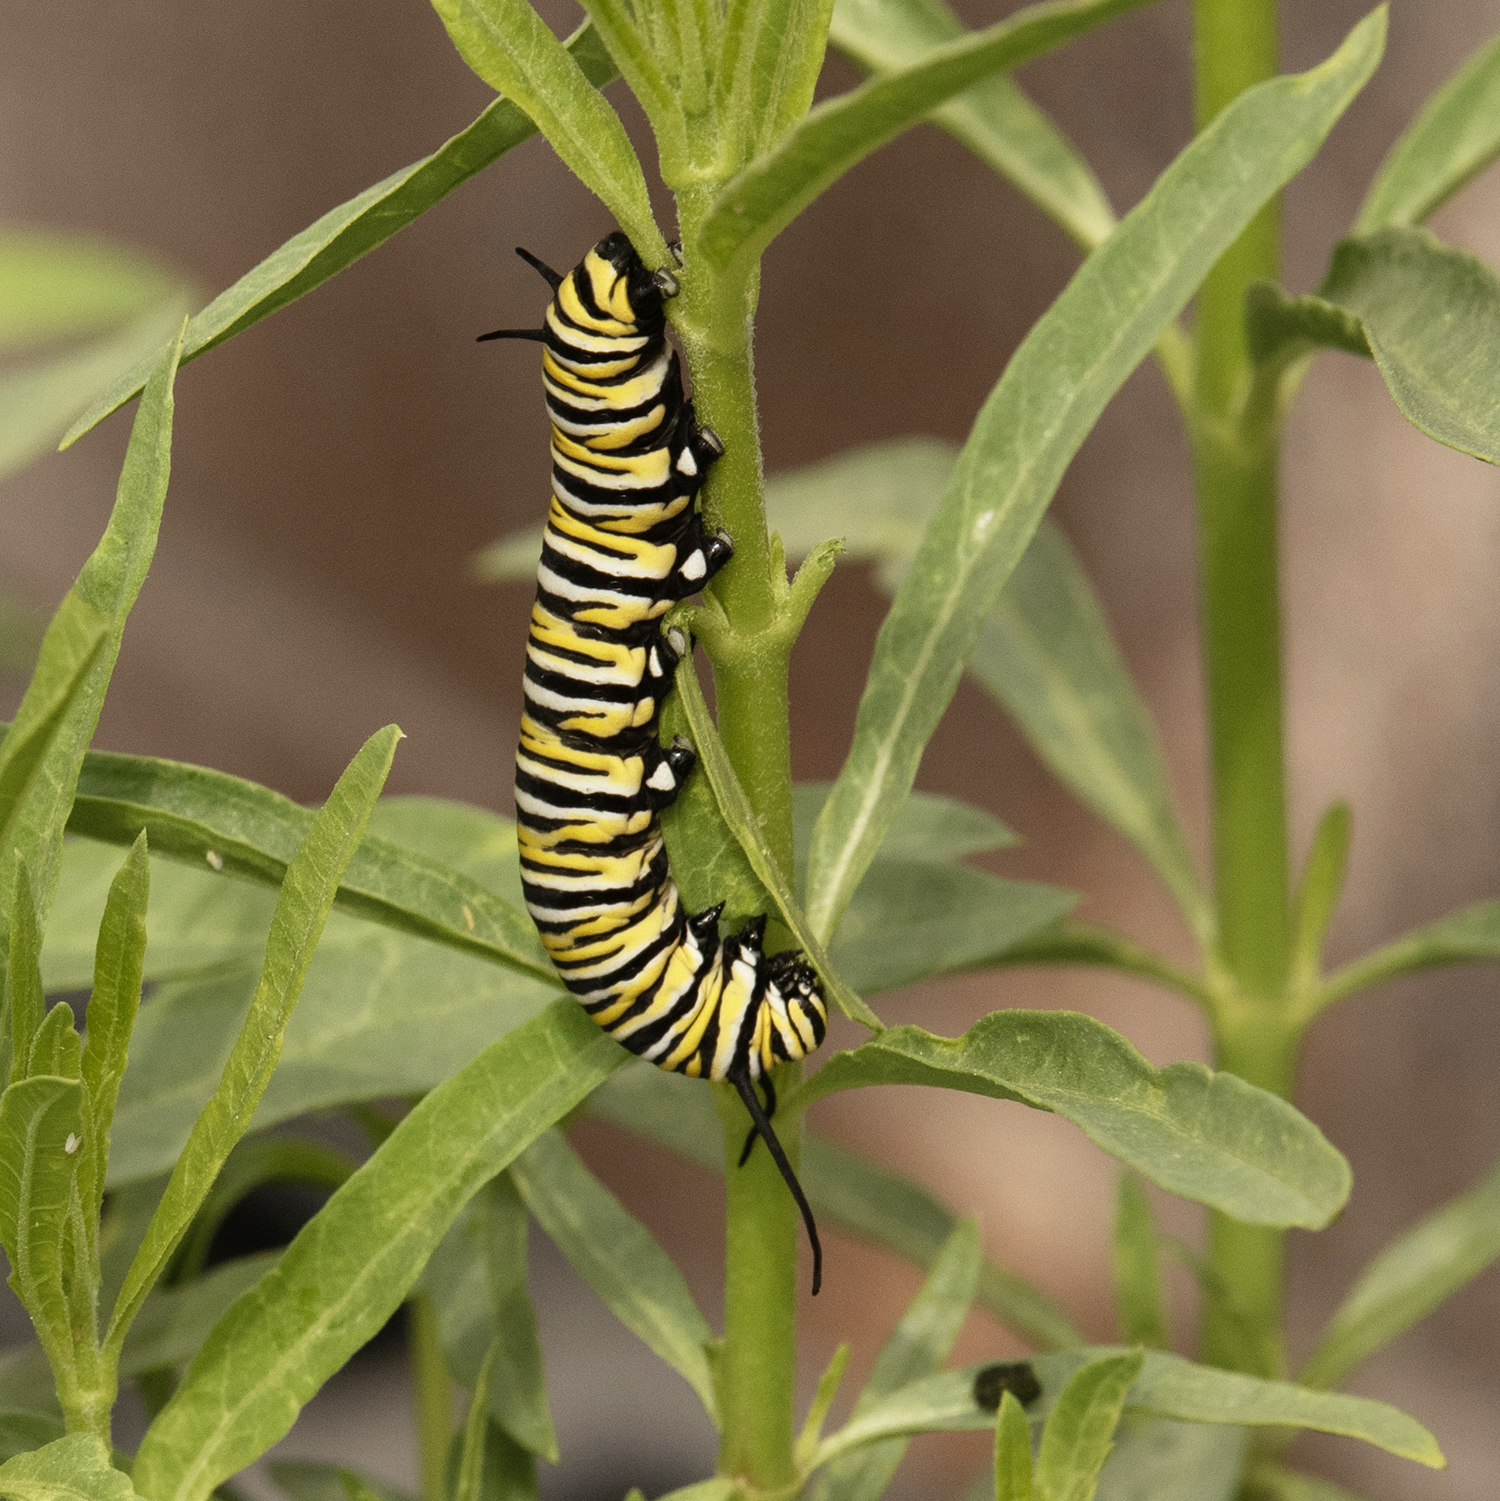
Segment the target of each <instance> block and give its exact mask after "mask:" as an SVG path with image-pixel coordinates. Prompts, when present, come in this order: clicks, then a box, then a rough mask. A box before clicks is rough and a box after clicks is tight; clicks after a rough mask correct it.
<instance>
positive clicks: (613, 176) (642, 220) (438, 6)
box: [433, 0, 668, 266]
mask: <svg viewBox="0 0 1500 1501" xmlns="http://www.w3.org/2000/svg"><path fill="white" fill-rule="evenodd" d="M433 9H434V10H436V11H437V13H438V15H439V16H440V17H441V18H442V22H443V25H444V26H446V27H447V28H448V35H449V37H450V38H451V39H452V42H453V45H454V46H455V47H457V48H458V51H459V55H460V56H461V57H462V58H463V60H464V61H465V62H466V63H468V65H469V66H470V67H471V68H472V69H473V70H474V71H475V72H476V73H477V74H478V75H479V76H480V77H481V78H482V79H484V81H485V82H486V83H487V84H489V86H490V87H491V88H492V89H494V90H496V92H498V93H501V94H504V95H505V96H506V97H507V98H508V99H511V100H514V102H515V103H516V104H517V105H519V106H520V108H521V109H523V110H524V111H525V112H526V114H527V115H528V116H530V118H531V120H532V121H533V122H534V123H535V125H536V127H537V129H538V130H540V131H541V133H542V134H543V135H544V136H546V137H547V140H548V141H549V142H550V143H551V145H552V149H553V150H554V151H555V152H557V154H558V155H559V156H560V157H561V158H562V159H563V161H564V162H565V163H566V164H567V166H568V167H569V168H570V170H571V171H572V172H573V175H574V176H575V177H577V178H578V179H579V181H581V182H582V183H583V185H584V186H585V187H586V188H588V189H590V191H592V192H593V193H595V194H596V195H597V196H598V197H599V198H600V199H601V200H602V201H603V203H604V206H605V207H606V208H607V209H609V211H610V212H611V213H612V214H613V215H614V216H615V218H616V219H617V220H619V223H620V228H621V229H623V230H624V231H625V233H626V234H627V235H629V236H630V241H631V243H632V244H633V245H634V246H635V248H636V250H637V252H638V253H639V254H640V256H641V258H642V259H643V260H644V261H645V262H646V264H647V265H648V266H663V265H665V264H666V263H667V259H668V257H667V247H666V243H665V242H664V241H663V239H662V237H661V231H660V230H658V229H657V227H656V220H655V219H654V218H652V215H651V199H650V196H649V195H648V193H647V191H646V179H645V177H644V176H643V175H642V173H641V164H640V163H639V162H638V161H637V160H636V156H635V151H634V150H633V149H632V147H631V144H630V139H629V137H628V136H627V135H626V134H625V127H624V126H623V125H621V124H620V117H619V116H618V115H617V114H616V113H615V112H614V110H613V109H612V108H611V107H610V105H609V102H608V101H607V100H606V99H605V98H604V96H603V95H602V94H601V93H600V92H599V91H598V90H597V89H596V88H595V87H594V86H593V84H591V83H590V82H589V80H588V78H587V77H586V76H585V75H584V72H583V69H582V68H580V67H579V65H578V63H577V61H576V60H575V59H574V58H573V57H572V56H571V55H570V54H569V52H568V50H567V48H566V47H564V46H563V44H562V43H561V42H560V41H558V39H557V38H556V37H555V36H553V34H552V33H551V32H550V31H549V30H548V29H547V25H546V23H545V22H544V21H543V20H542V18H541V17H540V16H539V15H537V13H536V12H535V11H534V10H532V8H531V6H530V5H529V4H527V3H526V0H433ZM616 56H617V58H618V54H616Z"/></svg>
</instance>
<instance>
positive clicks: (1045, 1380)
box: [819, 1346, 1445, 1469]
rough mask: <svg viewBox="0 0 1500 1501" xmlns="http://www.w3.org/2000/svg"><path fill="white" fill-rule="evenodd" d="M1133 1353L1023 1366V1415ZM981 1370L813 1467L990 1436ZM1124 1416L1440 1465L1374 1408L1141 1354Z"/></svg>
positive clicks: (1399, 1422)
mask: <svg viewBox="0 0 1500 1501" xmlns="http://www.w3.org/2000/svg"><path fill="white" fill-rule="evenodd" d="M1133 1353H1136V1352H1132V1351H1126V1350H1122V1349H1120V1348H1119V1347H1118V1346H1113V1347H1111V1346H1096V1347H1092V1348H1084V1349H1079V1350H1069V1351H1066V1352H1061V1353H1059V1354H1055V1355H1037V1356H1033V1357H1032V1358H1031V1364H1032V1365H1033V1367H1034V1368H1035V1370H1036V1374H1037V1376H1038V1378H1039V1379H1040V1381H1041V1384H1042V1395H1041V1397H1040V1398H1039V1399H1038V1401H1037V1402H1036V1403H1035V1404H1034V1405H1032V1406H1031V1407H1030V1408H1029V1409H1028V1416H1029V1417H1030V1419H1031V1421H1032V1422H1036V1421H1037V1420H1038V1419H1042V1418H1045V1417H1046V1416H1047V1414H1048V1413H1049V1412H1050V1411H1051V1410H1052V1406H1053V1403H1054V1402H1055V1401H1056V1400H1057V1395H1058V1393H1059V1392H1061V1391H1062V1390H1063V1389H1064V1387H1065V1386H1066V1385H1067V1382H1068V1380H1069V1378H1070V1377H1071V1376H1072V1375H1073V1374H1074V1372H1075V1371H1077V1370H1079V1369H1080V1368H1081V1367H1083V1366H1086V1365H1088V1364H1089V1363H1090V1362H1091V1361H1095V1360H1100V1359H1102V1358H1105V1357H1108V1356H1116V1355H1127V1354H1133ZM983 1369H984V1366H983V1365H974V1366H969V1367H968V1368H967V1369H965V1370H961V1371H944V1372H942V1373H941V1374H939V1375H937V1376H929V1377H927V1378H926V1379H925V1380H922V1381H917V1382H913V1383H912V1385H911V1386H908V1387H905V1388H903V1389H902V1390H901V1391H899V1392H897V1393H895V1394H894V1395H893V1396H892V1397H890V1398H889V1399H888V1400H887V1401H885V1402H884V1403H882V1404H881V1405H880V1407H879V1408H877V1409H876V1410H875V1411H873V1412H871V1413H869V1414H868V1415H867V1416H865V1417H864V1418H861V1419H860V1420H859V1422H857V1423H850V1424H848V1425H847V1426H846V1427H844V1428H842V1429H840V1430H839V1432H837V1433H836V1434H834V1435H833V1436H832V1437H831V1438H828V1439H825V1440H824V1442H823V1446H822V1448H821V1449H820V1451H819V1462H820V1463H828V1462H830V1461H831V1460H833V1459H835V1458H837V1457H838V1455H839V1454H843V1453H847V1452H849V1451H851V1450H853V1449H856V1448H858V1447H859V1446H860V1445H862V1444H867V1443H874V1442H876V1441H878V1440H880V1439H884V1438H889V1437H891V1436H892V1435H893V1434H899V1433H931V1432H937V1431H941V1430H955V1429H969V1430H976V1429H987V1428H990V1427H992V1426H993V1425H994V1422H995V1415H994V1413H992V1412H989V1411H987V1410H986V1409H984V1408H982V1407H980V1406H979V1405H978V1404H977V1403H976V1402H975V1401H974V1378H975V1377H976V1376H977V1375H978V1374H979V1372H980V1371H981V1370H983ZM1126 1410H1127V1411H1129V1412H1141V1413H1150V1414H1155V1415H1157V1416H1160V1417H1167V1418H1175V1419H1179V1420H1181V1421H1184V1422H1190V1423H1225V1424H1231V1425H1248V1426H1250V1427H1278V1426H1289V1427H1295V1428H1311V1429H1315V1430H1316V1431H1318V1432H1320V1433H1335V1434H1341V1435H1343V1436H1344V1437H1346V1438H1357V1439H1362V1440H1363V1441H1364V1442H1365V1443H1369V1444H1374V1445H1375V1446H1376V1447H1377V1448H1380V1449H1384V1450H1386V1451H1387V1452H1388V1453H1391V1454H1395V1455H1397V1456H1399V1457H1400V1458H1402V1459H1411V1460H1415V1461H1416V1462H1417V1463H1418V1464H1423V1465H1427V1466H1428V1467H1429V1468H1432V1469H1441V1468H1443V1466H1444V1464H1445V1461H1444V1459H1443V1456H1442V1451H1441V1450H1440V1449H1439V1448H1438V1446H1437V1442H1436V1440H1434V1438H1433V1437H1432V1435H1431V1434H1430V1433H1429V1432H1428V1431H1427V1430H1426V1429H1425V1428H1424V1427H1423V1426H1422V1425H1421V1424H1420V1423H1419V1422H1417V1420H1416V1419H1415V1418H1412V1417H1408V1416H1407V1415H1406V1414H1405V1413H1404V1412H1399V1411H1397V1409H1396V1408H1394V1407H1390V1406H1388V1405H1387V1404H1386V1403H1384V1402H1372V1401H1370V1400H1369V1399H1368V1398H1365V1397H1349V1396H1345V1395H1344V1394H1343V1393H1340V1392H1312V1391H1308V1390H1306V1389H1305V1388H1303V1387H1300V1386H1293V1385H1292V1384H1291V1383H1290V1382H1287V1381H1265V1380H1262V1379H1261V1378H1260V1377H1257V1376H1243V1375H1240V1374H1239V1373H1237V1372H1234V1371H1220V1370H1215V1369H1213V1368H1212V1367H1209V1366H1200V1365H1194V1364H1193V1363H1192V1362H1191V1361H1188V1360H1184V1359H1183V1358H1182V1357H1181V1356H1180V1355H1169V1354H1167V1353H1165V1352H1164V1351H1159V1350H1148V1351H1147V1352H1146V1356H1145V1363H1144V1365H1143V1366H1142V1368H1141V1374H1140V1375H1139V1376H1138V1377H1137V1378H1136V1380H1135V1383H1134V1385H1133V1386H1132V1387H1131V1389H1130V1395H1129V1399H1128V1402H1127V1408H1126Z"/></svg>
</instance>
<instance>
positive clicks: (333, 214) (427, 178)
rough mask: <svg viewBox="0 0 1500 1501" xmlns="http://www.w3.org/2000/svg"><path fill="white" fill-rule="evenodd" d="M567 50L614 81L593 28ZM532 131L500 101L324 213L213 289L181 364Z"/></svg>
mask: <svg viewBox="0 0 1500 1501" xmlns="http://www.w3.org/2000/svg"><path fill="white" fill-rule="evenodd" d="M566 45H567V49H568V51H569V52H570V53H572V55H573V57H574V59H575V60H576V61H577V63H578V66H579V67H580V68H581V69H582V70H583V74H584V77H585V78H587V79H588V81H589V82H590V83H591V84H593V85H594V86H595V87H596V88H603V87H604V85H605V84H607V83H608V82H609V81H610V80H611V79H612V78H614V77H615V76H616V70H615V65H614V62H613V61H612V60H611V59H610V56H609V54H608V53H607V52H606V51H605V50H604V48H603V46H602V45H601V43H600V41H599V34H598V33H597V32H596V31H595V30H594V28H593V25H592V23H589V22H586V23H585V24H584V25H582V26H580V27H579V28H578V30H577V31H575V32H574V33H573V35H572V36H570V37H569V38H568V41H567V44H566ZM535 134H536V126H535V125H533V124H532V123H531V121H530V120H529V119H527V117H526V116H525V115H524V114H523V113H522V112H521V110H520V109H519V108H517V106H516V105H515V104H513V103H511V101H510V100H509V99H496V100H495V101H494V103H493V104H491V105H490V106H489V108H487V109H486V110H485V111H484V113H483V114H482V115H480V116H479V118H478V119H477V120H475V121H474V123H473V124H472V125H470V126H469V127H468V128H467V129H465V130H462V131H460V132H459V133H458V134H457V135H456V136H454V137H452V138H451V139H450V140H448V141H445V142H444V143H443V145H442V146H440V147H439V148H438V149H437V150H436V151H435V152H433V154H432V155H431V156H427V157H423V159H422V160H421V161H419V162H413V163H412V164H411V166H409V167H403V168H402V169H401V171H399V172H393V173H392V174H391V175H390V176H389V177H387V178H384V179H383V180H382V181H380V182H377V183H376V184H375V185H374V187H371V188H366V189H365V191H364V192H363V193H360V194H358V195H357V196H356V197H354V198H351V199H350V200H349V201H348V202H347V203H341V204H340V205H339V206H338V207H337V208H334V209H330V210H329V211H328V212H327V213H326V214H324V215H323V217H322V218H321V219H318V220H317V221H315V222H314V223H313V224H310V225H309V226H308V227H307V228H306V229H304V230H303V231H302V232H301V233H300V234H297V235H294V236H293V237H292V238H291V239H290V240H288V241H287V242H286V244H284V245H282V246H280V247H279V248H278V249H276V250H273V251H272V252H271V254H270V255H268V256H267V257H266V258H265V260H263V261H261V262H260V264H259V265H257V266H256V267H254V268H253V269H252V270H250V271H247V272H246V273H245V275H244V276H242V277H240V279H239V280H238V281H237V282H235V283H234V285H233V286H231V287H228V288H226V289H225V290H224V291H222V292H221V293H219V295H218V296H217V297H215V298H214V300H213V301H212V302H210V303H209V305H208V306H207V307H206V308H204V309H203V311H202V312H201V313H199V314H197V316H196V317H194V318H191V319H189V320H188V328H187V336H186V338H185V340H184V342H183V349H182V359H183V362H184V363H186V362H187V361H189V360H194V359H196V358H197V357H198V356H199V355H200V354H203V353H205V352H206V351H208V350H210V349H212V348H213V347H214V345H216V344H222V343H223V342H224V340H225V339H229V338H233V337H234V335H235V334H237V333H240V332H241V331H243V330H244V329H247V328H249V327H250V326H251V325H252V324H255V323H259V322H260V320H261V319H262V318H268V317H270V315H271V314H272V313H274V312H277V311H279V310H280V309H281V308H284V307H285V306H286V305H287V304H288V303H291V302H295V301H296V300H297V299H298V298H299V297H302V296H304V295H305V294H306V293H308V292H311V291H312V290H313V289H314V288H316V287H320V286H322V284H323V283H324V282H325V281H327V280H328V279H329V277H331V276H334V275H336V274H337V273H338V272H340V271H342V270H343V269H344V267H346V266H349V265H352V264H353V263H354V262H355V261H357V260H358V259H359V258H360V257H361V256H363V255H368V254H369V252H370V251H372V250H374V249H375V248H376V246H378V245H381V244H383V243H384V242H385V241H386V240H388V239H390V237H391V236H392V235H394V234H395V233H396V232H397V231H398V230H402V229H405V228H406V226H407V225H408V224H410V223H411V222H412V220H413V219H417V218H420V217H421V215H423V214H425V213H426V212H427V210H428V209H430V208H431V207H432V206H433V205H434V204H435V203H439V202H441V201H442V200H443V199H444V198H446V197H447V196H448V194H449V193H451V192H452V191H453V190H454V189H455V188H457V187H460V186H461V185H462V184H463V183H466V182H467V181H468V180H469V179H470V178H471V177H473V176H474V175H475V173H477V172H481V171H483V170H484V168H486V167H488V166H489V165H490V164H491V163H492V162H495V161H498V160H499V159H500V157H502V156H504V155H505V153H506V152H507V151H510V150H511V149H512V148H513V147H516V146H519V145H520V144H521V143H522V142H523V141H528V140H530V139H531V137H532V136H534V135H535ZM157 343H160V340H158V341H157ZM149 374H150V366H149V365H144V366H137V367H136V368H135V369H133V370H131V371H130V372H129V373H128V374H125V375H122V376H121V377H120V379H119V380H118V381H117V382H116V383H115V384H114V385H112V386H111V387H110V388H109V389H108V390H107V391H106V392H105V393H104V394H103V395H102V396H100V397H99V399H98V400H97V401H96V402H95V403H94V404H93V406H91V407H90V408H89V409H88V411H87V412H85V413H84V414H83V416H82V417H80V418H79V419H78V421H77V422H75V423H74V424H73V426H72V428H71V429H69V431H68V434H67V436H66V437H65V438H64V439H63V441H62V446H63V447H64V448H66V447H67V446H68V445H69V444H70V443H74V442H76V441H77V440H78V439H79V438H81V437H82V436H83V435H84V434H85V433H86V432H88V431H89V429H90V428H93V427H95V426H97V425H98V424H99V423H100V422H102V421H103V420H104V419H105V418H106V417H108V416H109V414H110V413H111V412H113V411H116V410H118V408H120V407H122V406H124V404H125V403H126V402H127V401H129V400H130V398H131V397H132V396H135V395H136V394H137V393H138V392H139V391H140V389H141V387H142V386H143V385H144V384H145V382H146V378H147V376H148V375H149Z"/></svg>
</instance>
